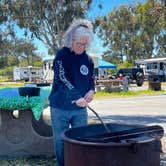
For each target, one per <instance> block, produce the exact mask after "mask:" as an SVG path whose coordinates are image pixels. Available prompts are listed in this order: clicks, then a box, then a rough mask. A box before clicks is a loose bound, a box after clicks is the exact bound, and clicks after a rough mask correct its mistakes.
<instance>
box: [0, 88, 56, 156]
mask: <svg viewBox="0 0 166 166" xmlns="http://www.w3.org/2000/svg"><path fill="white" fill-rule="evenodd" d="M50 89H51V88H50V87H42V88H41V90H40V95H39V96H32V97H27V96H26V97H24V96H20V95H19V92H18V88H14V87H10V88H3V89H0V147H1V148H0V156H9V157H13V156H14V157H15V156H25V155H26V156H40V155H46V156H53V155H54V150H53V135H52V127H51V126H50V125H48V124H47V123H46V122H45V120H44V119H43V109H44V108H47V107H48V104H49V102H48V96H49V94H50ZM15 111H18V116H15V115H14V112H15Z"/></svg>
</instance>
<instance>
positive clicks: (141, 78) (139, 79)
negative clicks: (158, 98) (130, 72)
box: [136, 72, 144, 86]
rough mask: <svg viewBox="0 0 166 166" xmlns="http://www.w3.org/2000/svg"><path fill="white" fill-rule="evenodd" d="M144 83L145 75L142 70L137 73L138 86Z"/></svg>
mask: <svg viewBox="0 0 166 166" xmlns="http://www.w3.org/2000/svg"><path fill="white" fill-rule="evenodd" d="M143 83H144V76H143V74H142V73H141V72H137V73H136V84H137V86H142V85H143Z"/></svg>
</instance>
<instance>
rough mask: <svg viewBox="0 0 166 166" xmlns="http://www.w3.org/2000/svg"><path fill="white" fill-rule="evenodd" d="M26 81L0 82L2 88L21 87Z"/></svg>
mask: <svg viewBox="0 0 166 166" xmlns="http://www.w3.org/2000/svg"><path fill="white" fill-rule="evenodd" d="M23 85H24V83H22V82H18V83H17V82H0V89H1V88H7V87H19V86H23Z"/></svg>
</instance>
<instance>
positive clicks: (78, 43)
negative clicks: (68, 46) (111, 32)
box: [76, 42, 88, 47]
mask: <svg viewBox="0 0 166 166" xmlns="http://www.w3.org/2000/svg"><path fill="white" fill-rule="evenodd" d="M76 45H77V46H78V47H82V46H83V47H87V46H88V43H81V42H76Z"/></svg>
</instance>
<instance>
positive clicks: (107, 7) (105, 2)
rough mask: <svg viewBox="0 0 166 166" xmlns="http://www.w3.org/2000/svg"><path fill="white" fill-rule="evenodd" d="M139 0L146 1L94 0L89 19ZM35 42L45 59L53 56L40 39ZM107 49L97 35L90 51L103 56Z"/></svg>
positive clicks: (144, 0)
mask: <svg viewBox="0 0 166 166" xmlns="http://www.w3.org/2000/svg"><path fill="white" fill-rule="evenodd" d="M138 2H141V3H144V2H146V0H92V12H90V13H89V14H88V19H90V20H93V19H94V18H95V16H98V15H100V16H103V15H106V14H107V13H109V12H110V11H111V10H113V9H114V8H118V7H119V6H120V5H122V4H125V5H131V4H133V5H134V4H137V3H138ZM99 3H101V4H102V10H99V9H98V4H99ZM35 44H36V46H37V47H38V52H40V54H43V55H46V56H45V57H43V59H50V58H53V56H48V55H47V49H46V46H45V45H43V44H42V43H41V42H40V41H38V40H35ZM104 50H105V48H104V47H103V46H102V41H101V40H100V39H99V38H98V37H97V35H95V38H94V42H93V44H92V47H91V50H90V51H89V53H91V54H94V55H97V56H99V57H100V56H101V54H102V52H103V51H104Z"/></svg>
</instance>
